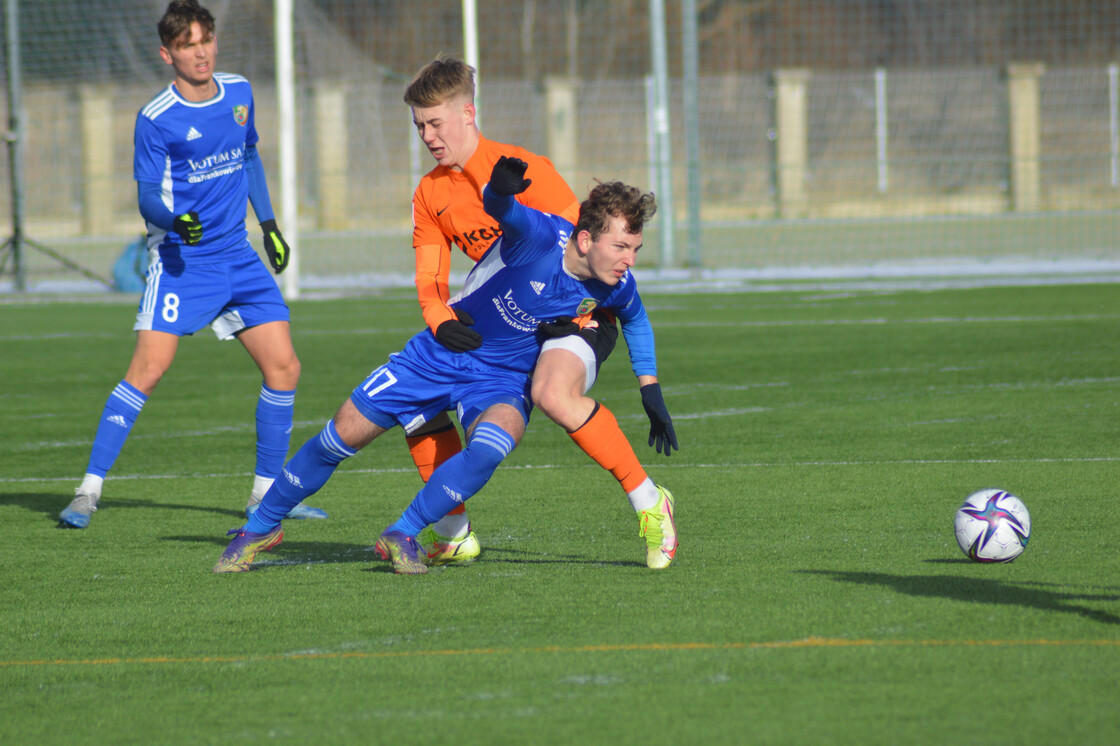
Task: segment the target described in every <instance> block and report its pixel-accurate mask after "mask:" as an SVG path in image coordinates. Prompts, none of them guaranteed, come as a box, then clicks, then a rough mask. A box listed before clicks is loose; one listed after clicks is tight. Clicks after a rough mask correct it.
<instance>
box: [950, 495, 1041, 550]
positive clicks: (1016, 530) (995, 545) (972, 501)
mask: <svg viewBox="0 0 1120 746" xmlns="http://www.w3.org/2000/svg"><path fill="white" fill-rule="evenodd" d="M953 528H954V529H955V531H956V534H957V544H958V545H960V548H961V551H962V552H964V553H965V556H967V557H968V558H969V559H971V560H974V561H976V562H1010V561H1011V560H1013V559H1015V558H1016V557H1018V556H1019V555H1020V554H1022V553H1023V550H1024V549H1026V548H1027V542H1028V541H1029V540H1030V538H1031V514H1030V512H1029V511H1028V510H1027V506H1026V505H1024V504H1023V501H1022V500H1020V499H1019V498H1017V497H1015V495H1012V494H1011V493H1010V492H1006V491H1004V490H980V491H979V492H974V493H972V494H971V495H969V496H968V497H967V498H966V499H965V501H964V504H963V505H961V507H960V508H959V509H958V510H957V515H956V517H955V518H954V519H953Z"/></svg>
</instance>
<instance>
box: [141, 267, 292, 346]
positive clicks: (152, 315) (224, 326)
mask: <svg viewBox="0 0 1120 746" xmlns="http://www.w3.org/2000/svg"><path fill="white" fill-rule="evenodd" d="M246 246H247V250H246V251H245V252H244V253H243V254H238V255H236V256H234V257H233V258H231V259H228V260H225V261H222V262H216V263H205V264H203V263H199V264H190V265H188V266H184V264H183V263H182V262H181V261H179V262H174V263H168V264H165V263H164V261H163V260H162V259H158V258H157V259H156V261H154V262H152V264H151V265H150V266H149V267H148V275H147V286H146V287H145V288H144V295H143V297H141V298H140V310H139V311H138V312H137V314H136V324H135V325H134V326H133V327H132V328H133V330H134V331H141V330H150V331H156V332H168V333H169V334H176V335H178V336H180V337H183V336H187V335H189V334H194V333H195V332H197V331H198V330H199V329H201V328H202V327H204V326H206V325H207V324H210V325H212V326H213V328H214V334H216V335H218V339H233V338H234V337H235V336H236V335H237V333H238V332H240V331H242V330H244V329H249V328H251V327H254V326H259V325H260V324H264V323H266V322H269V321H288V320H289V314H288V306H287V304H286V303H284V296H283V295H281V293H280V288H279V286H277V284H276V280H275V279H273V277H272V274H271V273H270V272H269V271H268V269H267V268H266V267H265V266H264V262H262V261H261V260H260V257H258V256H257V253H256V252H255V251H252V249H251V247H248V245H246Z"/></svg>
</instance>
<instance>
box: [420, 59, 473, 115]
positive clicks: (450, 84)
mask: <svg viewBox="0 0 1120 746" xmlns="http://www.w3.org/2000/svg"><path fill="white" fill-rule="evenodd" d="M460 96H463V97H466V98H468V99H470V100H471V101H473V100H474V68H473V67H471V66H470V65H468V64H467V63H466V62H463V61H462V60H461V59H458V58H457V57H445V56H444V55H442V54H441V55H439V56H437V57H436V58H435V59H434V60H432V61H431V62H429V63H428V64H427V65H424V67H422V68H421V69H420V72H418V73H416V75H415V77H413V78H412V82H411V83H409V84H408V88H406V89H405V91H404V102H405V103H406V104H408V105H409V106H411V107H414V108H417V109H429V108H431V107H433V106H439V105H440V104H444V103H447V102H448V101H450V100H451V99H453V98H459V97H460Z"/></svg>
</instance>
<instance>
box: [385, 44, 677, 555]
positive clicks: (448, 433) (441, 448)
mask: <svg viewBox="0 0 1120 746" xmlns="http://www.w3.org/2000/svg"><path fill="white" fill-rule="evenodd" d="M404 101H405V103H406V104H408V105H409V107H410V108H411V109H412V120H413V123H414V124H415V125H416V129H417V132H418V133H419V135H420V139H421V140H423V141H424V145H426V146H427V148H428V151H429V152H430V153H431V154H432V156H433V157H434V158H435V159H436V161H437V165H436V167H435V168H433V169H432V170H431V171H430V172H428V173H427V174H426V175H425V176H424V177H423V178H422V179H421V180H420V184H419V186H417V188H416V193H415V195H414V196H413V200H412V219H413V226H414V227H413V233H412V246H413V249H414V250H415V252H416V289H417V293H418V295H419V299H420V308H421V311H422V313H423V316H424V321H425V322H426V323H427V325H428V328H429V329H430V330H431V332H432V333H433V334H434V335H435V337H436V339H437V340H438V341H439V342H440V343H441V344H443V345H444V346H445V347H447V348H448V349H450V350H452V351H455V352H462V353H466V352H469V351H470V350H474V349H477V348H478V347H479V346H480V345H481V344H482V337H481V335H479V334H478V332H476V331H474V330H472V329H471V328H470V326H471V324H472V323H473V321H472V319H470V318H469V317H464V316H457V315H456V312H455V311H454V310H453V309H452V308H451V305H450V301H451V295H450V293H449V290H448V282H449V276H450V264H451V246H452V244H455V245H456V246H458V247H459V249H460V250H461V251H463V253H465V254H466V255H467V256H469V257H470V258H471V259H472V260H473V261H476V262H477V261H478V260H479V259H480V258H481V257H482V255H483V254H484V253H486V250H487V249H488V248H490V245H491V244H492V243H493V242H494V240H495V239H497V238H498V237H499V236H500V234H501V231H500V229H499V228H498V226H497V225H496V222H497V221H495V220H494V219H493V218H491V217H490V216H489V215H487V214H486V212H485V210H483V207H482V196H481V191H482V187H483V186H484V184H485V183H486V182H487V181H488V180H489V178H490V173H491V171H492V169H493V167H494V164H495V163H496V162H497V161H498V159H499V158H500V157H502V156H510V157H516V158H519V159H521V160H523V161H525V162H526V163H527V164H528V174H529V175H530V176H531V177H532V179H531V183H530V185H529V187H528V189H527V190H526V191H525V192H523V193H521V194H518V195H517V199H518V200H519V201H520V202H522V203H523V204H525V205H527V206H529V207H533V208H536V209H538V210H541V211H542V212H549V213H552V214H555V215H559V216H561V217H563V218H565V219H566V220H568V221H569V222H571V223H573V224H574V223H575V222H576V219H577V218H578V216H579V201H578V200H577V199H576V197H575V194H574V193H573V192H572V190H571V188H570V187H569V186H568V185H567V184H566V183H565V182H564V179H563V178H562V177H561V176H560V174H558V173H557V172H556V169H555V168H554V167H553V165H552V163H551V161H549V160H548V159H547V158H544V157H542V156H539V155H536V154H534V153H530V152H529V151H527V150H524V149H523V148H519V147H516V146H513V145H504V144H502V143H498V142H494V141H493V140H488V139H486V138H485V137H483V136H482V133H481V132H479V129H478V126H477V124H476V122H475V105H474V68H472V67H471V66H470V65H467V64H466V63H465V62H463V61H462V60H459V59H455V58H452V57H443V56H440V57H437V58H436V59H435V60H434V61H432V62H431V63H429V64H428V65H426V66H425V67H423V68H422V69H421V70H420V71H419V72H418V73H417V74H416V76H415V77H414V78H413V79H412V82H411V83H409V85H408V88H407V90H406V91H405V94H404ZM581 319H583V321H582V323H581V324H580V325H577V324H576V323H573V322H572V321H571V320H557V322H556V323H549V324H542V325H541V331H542V334H543V336H545V337H546V338H548V339H547V341H546V342H545V344H544V346H543V349H542V352H541V356H540V358H539V359H538V361H537V365H536V368H535V370H534V372H533V384H532V398H533V404H534V405H535V406H537V407H539V408H540V409H541V411H542V412H544V413H545V415H547V416H548V417H549V418H550V419H551V420H553V421H554V422H556V423H557V424H558V425H560V426H561V427H563V428H564V429H565V430H566V431H567V432H568V434H569V436H571V438H572V440H574V441H575V442H576V444H577V445H579V447H580V448H582V449H583V450H584V452H585V453H587V455H589V456H590V457H591V458H592V459H594V460H595V461H596V462H597V463H598V464H599V465H600V466H602V467H603V468H604V469H606V470H607V471H609V472H611V474H613V475H614V477H615V478H616V479H617V480H618V481H619V483H620V484H621V485H622V488H623V490H625V491H626V493H627V496H628V497H629V499H630V503H631V505H632V506H633V508H634V510H635V511H636V512H637V513H638V515H639V516H643V515H644V516H654V517H655V518H656V516H655V515H654V514H656V513H657V511H658V510H661V511H662V512H664V513H665V514H666V517H668V518H669V520H672V517H671V513H672V506H671V505H663V504H662V503H663V500H662V498H661V496H660V495H659V493H658V490H657V486H656V485H655V484H654V483H653V481H652V480H651V479H650V478H649V476H648V475H647V474H646V472H645V470H644V469H643V468H642V466H641V464H639V463H638V457H637V456H636V455H635V454H634V449H633V448H631V447H630V443H629V441H627V439H626V436H625V435H624V434H623V433H622V430H621V429H620V428H619V426H618V422H617V421H616V420H615V417H614V415H613V414H611V412H610V410H608V409H607V408H606V407H604V406H602V405H601V404H600V403H598V402H596V401H595V400H594V399H591V398H590V397H588V396H586V393H587V391H588V390H589V389H590V388H591V386H592V385H593V384H594V383H595V378H596V376H597V374H598V370H599V366H600V365H602V363H603V361H604V360H606V359H607V356H608V355H610V353H611V351H612V350H613V349H614V344H615V341H616V340H617V338H618V327H617V326H616V324H615V322H614V320H613V319H612V318H611V317H609V316H608V315H606V314H605V313H602V312H600V311H596V312H594V313H593V314H592V315H591V317H590V323H587V321H588V319H587V318H584V317H581ZM631 326H637V325H631ZM624 331H625V332H627V333H628V334H629V333H630V332H631V331H633V332H634V333H641V334H648V335H649V340H650V343H651V344H652V340H653V331H652V329H650V328H648V320H646V321H645V323H644V325H643V327H642V328H641V329H634V330H631V329H630V328H626V329H624ZM641 393H642V403H643V405H644V407H645V410H646V413H647V415H648V416H649V418H650V424H651V427H650V438H649V444H650V445H651V446H653V445H654V444H655V442H656V449H657V451H658V452H659V453H660V452H664V454H665V455H666V456H668V455H669V454H670V452H671V449H672V448H677V440H676V434H675V433H674V431H673V425H672V421H671V419H670V418H669V414H668V411H667V409H666V407H665V402H664V399H663V397H662V394H661V388H660V386H659V385H658V384H650V385H648V386H643V387H642V388H641ZM405 437H406V440H407V442H408V447H409V452H410V453H411V455H412V458H413V460H414V461H415V463H416V467H417V469H418V470H419V471H420V476H421V478H422V479H424V481H425V482H426V481H427V480H428V477H429V476H430V475H431V473H432V471H433V470H434V469H435V468H436V467H437V466H439V465H440V464H441V463H443V462H444V461H446V460H447V459H449V458H450V457H451V456H454V455H455V454H456V453H458V452H459V451H460V450H462V445H461V443H460V440H459V433H458V431H457V430H456V429H455V426H454V424H452V422H451V419H450V417H448V415H447V414H446V413H444V414H443V415H441V416H439V417H437V418H434V419H432V420H429V421H427V422H424V423H418V424H417V426H416V427H414V428H411V429H406V432H405ZM639 530H640V531H641V533H642V535H643V536H646V539H647V543H648V542H654V543H657V542H658V541H659V539H658V538H657V537H655V536H654V535H653V533H654V532H653V531H651V532H650V534H648V535H647V534H646V526H645V525H641V526H640V527H639ZM419 538H420V544H421V546H422V548H423V550H424V553H425V554H426V555H427V562H428V564H433V565H435V564H452V563H467V562H470V561H472V560H474V559H475V557H477V556H478V555H479V553H480V551H481V549H480V546H479V542H478V538H477V537H476V536H475V534H474V532H473V531H471V526H470V521H469V519H468V517H467V514H466V511H465V510H464V508H463V506H462V505H460V506H459V507H457V508H456V509H455V510H453V511H452V512H451V513H450V514H448V515H447V516H445V517H444V518H443V519H441V520H440V521H439V522H437V523H435V524H433V525H432V526H431V527H429V528H427V529H425V531H424V532H423V533H422V534H421V535H420V537H419ZM674 549H675V547H674ZM669 557H670V558H671V557H672V555H671V554H670V555H669Z"/></svg>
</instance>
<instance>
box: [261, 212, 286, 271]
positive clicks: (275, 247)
mask: <svg viewBox="0 0 1120 746" xmlns="http://www.w3.org/2000/svg"><path fill="white" fill-rule="evenodd" d="M261 230H262V231H264V252H265V253H266V254H268V263H269V264H271V265H272V268H273V269H274V270H276V274H280V273H281V272H283V271H284V270H285V269H287V268H288V260H289V259H291V258H292V250H291V249H289V248H288V242H287V241H285V240H284V236H283V235H281V233H280V229H279V228H277V227H276V221H275V220H266V221H264V222H263V223H261Z"/></svg>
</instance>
